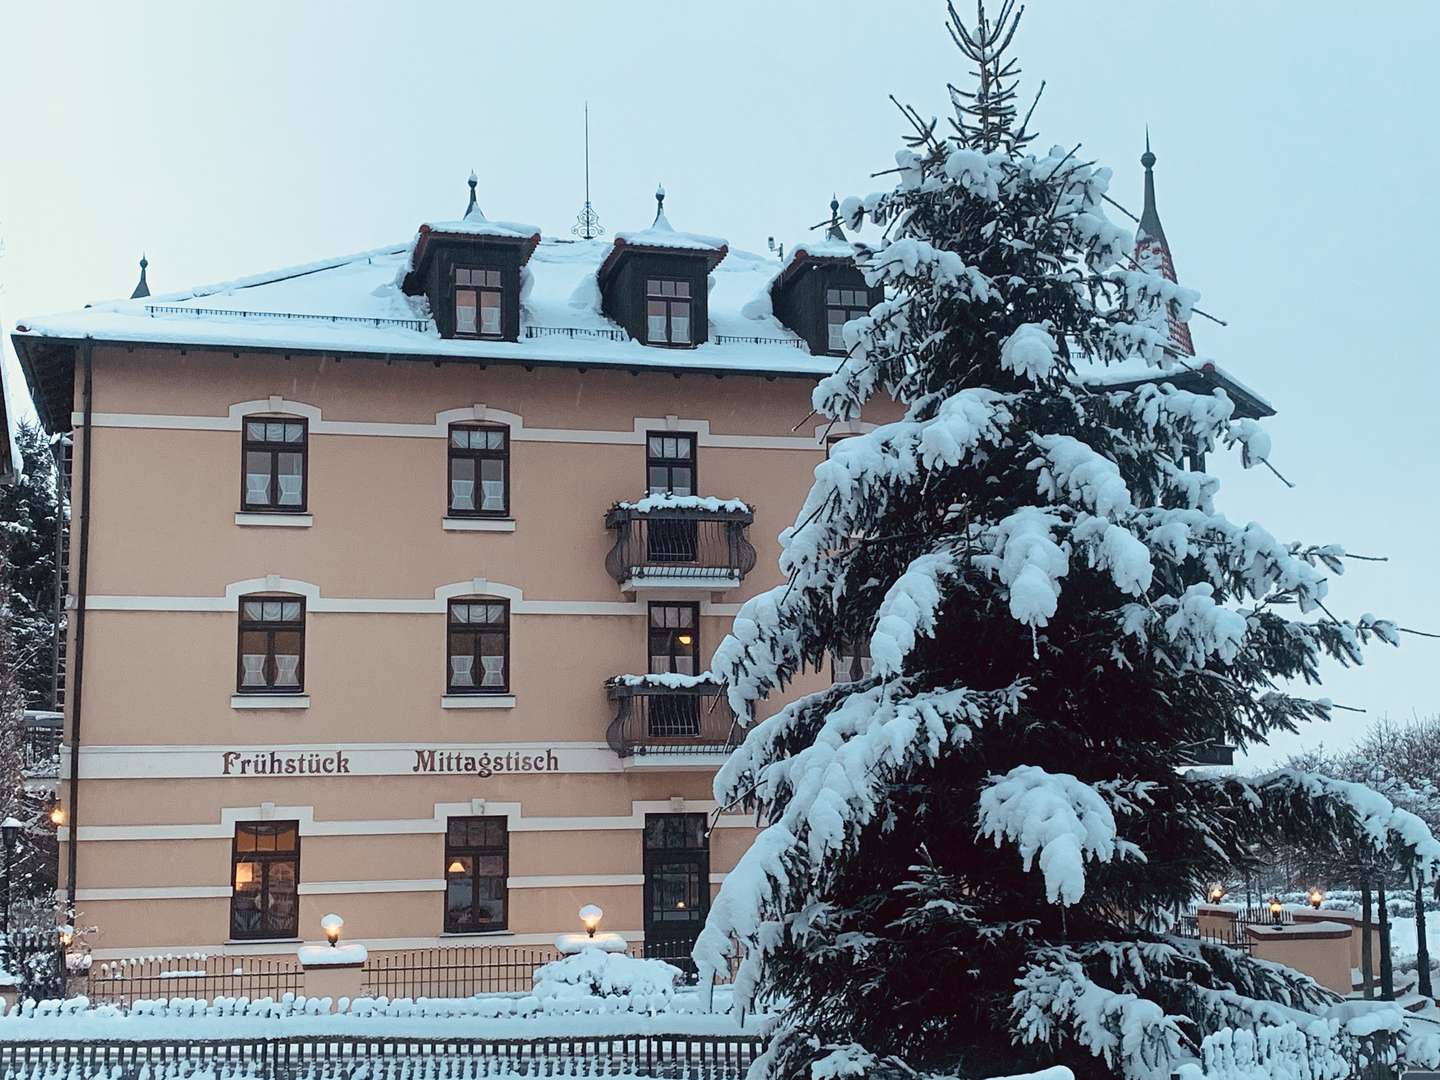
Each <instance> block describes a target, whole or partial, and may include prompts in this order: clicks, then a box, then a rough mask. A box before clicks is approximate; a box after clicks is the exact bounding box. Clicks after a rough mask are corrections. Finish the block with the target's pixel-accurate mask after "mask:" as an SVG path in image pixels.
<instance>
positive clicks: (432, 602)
mask: <svg viewBox="0 0 1440 1080" xmlns="http://www.w3.org/2000/svg"><path fill="white" fill-rule="evenodd" d="M692 585H693V582H692ZM259 592H271V593H291V594H294V595H296V596H303V597H304V598H305V612H306V614H307V615H443V614H445V613H446V611H447V610H448V608H449V603H450V601H451V600H455V599H459V598H460V597H464V596H494V597H499V598H500V599H503V600H508V601H509V602H510V613H511V614H512V615H572V616H573V615H621V616H644V615H645V614H646V613H647V612H648V610H649V609H648V607H647V606H646V605H645V604H642V603H639V602H637V601H635V600H529V599H526V597H525V592H524V590H523V589H521V588H520V587H519V586H517V585H509V584H506V583H505V582H502V581H490V580H489V579H487V578H471V579H470V580H469V581H452V582H449V583H447V584H445V585H440V586H438V587H437V588H436V589H435V592H434V593H433V594H432V595H430V596H426V597H382V596H374V597H338V596H325V595H323V594H322V593H321V589H320V586H319V585H317V584H315V583H314V582H313V581H302V580H300V579H299V578H288V577H284V576H282V575H280V574H266V575H265V576H264V577H258V578H246V579H245V580H243V581H232V582H230V583H229V584H227V585H226V586H225V589H224V592H223V593H222V594H221V595H219V596H126V595H108V596H107V595H104V594H99V593H96V594H91V595H90V596H87V597H86V598H85V606H86V608H87V609H88V610H90V611H196V612H205V611H210V612H216V611H219V612H223V611H239V610H240V598H241V597H242V596H246V595H248V594H250V593H259ZM67 606H73V605H67ZM739 610H740V605H739V604H734V603H730V604H719V603H712V602H710V601H708V600H703V601H701V603H700V614H701V615H710V616H719V617H733V616H734V615H735V614H737V613H738V612H739Z"/></svg>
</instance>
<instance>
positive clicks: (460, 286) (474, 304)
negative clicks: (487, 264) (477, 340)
mask: <svg viewBox="0 0 1440 1080" xmlns="http://www.w3.org/2000/svg"><path fill="white" fill-rule="evenodd" d="M501 281H502V279H501V275H500V271H499V270H481V269H474V268H470V267H464V266H457V267H456V268H455V333H456V334H462V335H465V336H466V337H490V338H498V337H501V336H502V335H503V333H504V330H503V328H502V323H501V319H500V310H501V303H502V301H503V299H504V296H505V290H504V286H503V285H502V284H501Z"/></svg>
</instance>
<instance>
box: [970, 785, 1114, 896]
mask: <svg viewBox="0 0 1440 1080" xmlns="http://www.w3.org/2000/svg"><path fill="white" fill-rule="evenodd" d="M980 834H981V835H982V836H988V837H991V838H992V839H993V840H994V841H995V846H996V847H999V846H1000V844H1001V841H1003V840H1008V841H1010V842H1011V843H1013V844H1015V845H1016V846H1017V847H1018V848H1019V849H1020V861H1021V862H1022V863H1023V864H1024V865H1025V869H1026V870H1029V869H1030V865H1031V863H1032V861H1034V859H1035V856H1036V854H1037V853H1038V854H1039V856H1040V872H1041V873H1042V874H1043V875H1044V876H1045V897H1046V899H1048V900H1049V901H1050V902H1051V903H1052V904H1055V903H1060V904H1065V905H1067V906H1068V905H1070V904H1074V903H1077V902H1078V901H1079V900H1080V898H1081V897H1082V896H1084V895H1085V863H1086V861H1087V860H1096V861H1099V862H1109V861H1110V860H1111V859H1112V858H1114V857H1115V853H1116V850H1117V849H1116V831H1115V815H1114V814H1113V813H1111V811H1110V807H1109V806H1107V805H1106V803H1105V800H1104V799H1103V798H1101V796H1100V793H1099V792H1097V791H1096V790H1095V789H1094V788H1092V787H1091V786H1090V785H1089V784H1083V783H1081V782H1080V781H1079V780H1077V779H1075V777H1073V776H1070V775H1068V774H1066V773H1057V774H1052V773H1047V772H1046V771H1045V770H1044V769H1041V768H1039V767H1038V766H1035V765H1020V766H1018V767H1016V768H1014V769H1011V770H1010V771H1009V772H1008V773H1006V774H1005V775H1004V776H994V777H991V778H990V782H989V784H988V785H987V786H986V787H985V788H984V790H983V791H982V792H981V793H980Z"/></svg>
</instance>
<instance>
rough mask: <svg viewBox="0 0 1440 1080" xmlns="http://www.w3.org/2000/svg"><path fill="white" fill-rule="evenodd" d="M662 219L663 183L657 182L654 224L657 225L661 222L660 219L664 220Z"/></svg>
mask: <svg viewBox="0 0 1440 1080" xmlns="http://www.w3.org/2000/svg"><path fill="white" fill-rule="evenodd" d="M664 220H665V185H664V184H660V183H657V184H656V185H655V224H656V225H659V224H660V222H662V221H664Z"/></svg>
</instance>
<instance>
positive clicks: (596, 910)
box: [580, 904, 605, 938]
mask: <svg viewBox="0 0 1440 1080" xmlns="http://www.w3.org/2000/svg"><path fill="white" fill-rule="evenodd" d="M604 917H605V912H603V911H602V910H600V905H598V904H586V905H585V906H584V907H582V908H581V909H580V922H581V923H582V924H583V925H584V927H585V934H586V936H587V937H592V938H593V937H594V936H595V930H596V928H597V927H598V926H599V925H600V920H601V919H603V918H604Z"/></svg>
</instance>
